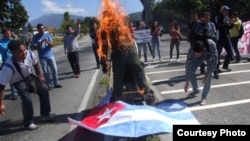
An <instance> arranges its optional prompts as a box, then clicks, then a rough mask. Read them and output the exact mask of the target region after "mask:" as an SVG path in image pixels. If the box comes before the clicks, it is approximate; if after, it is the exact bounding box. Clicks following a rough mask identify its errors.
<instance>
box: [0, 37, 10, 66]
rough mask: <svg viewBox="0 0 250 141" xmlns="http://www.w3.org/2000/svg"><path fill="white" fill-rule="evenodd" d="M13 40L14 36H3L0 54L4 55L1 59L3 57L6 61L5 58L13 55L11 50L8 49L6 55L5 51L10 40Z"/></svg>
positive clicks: (0, 42) (0, 41)
mask: <svg viewBox="0 0 250 141" xmlns="http://www.w3.org/2000/svg"><path fill="white" fill-rule="evenodd" d="M11 40H12V38H2V39H0V54H1V56H2V58H0V59H2V61H3V62H5V60H6V59H7V58H9V57H10V56H11V55H12V54H11V52H10V51H9V50H8V51H7V53H6V55H5V56H4V54H5V51H6V49H7V48H8V44H9V42H10V41H11ZM3 57H4V58H3Z"/></svg>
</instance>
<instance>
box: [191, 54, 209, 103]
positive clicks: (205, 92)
mask: <svg viewBox="0 0 250 141" xmlns="http://www.w3.org/2000/svg"><path fill="white" fill-rule="evenodd" d="M192 60H193V61H192V68H191V75H190V83H191V85H192V88H193V91H197V90H199V84H198V83H197V79H196V75H195V72H196V70H197V68H198V67H199V66H200V65H201V64H202V63H203V62H204V59H202V58H197V57H193V58H192ZM210 76H212V75H210ZM211 79H212V77H210V79H209V80H208V81H207V82H206V83H205V84H204V87H203V91H202V99H207V96H208V93H209V91H210V88H211Z"/></svg>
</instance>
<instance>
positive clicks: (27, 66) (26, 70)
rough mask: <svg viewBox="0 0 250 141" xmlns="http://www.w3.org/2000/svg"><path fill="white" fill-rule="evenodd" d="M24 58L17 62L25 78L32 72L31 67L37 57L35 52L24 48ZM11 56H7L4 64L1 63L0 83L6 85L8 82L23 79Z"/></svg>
mask: <svg viewBox="0 0 250 141" xmlns="http://www.w3.org/2000/svg"><path fill="white" fill-rule="evenodd" d="M26 53H27V55H26V58H25V59H24V62H17V63H18V64H19V66H20V68H21V71H22V74H23V76H24V77H25V78H26V77H27V76H29V75H30V74H31V73H32V67H33V66H34V65H35V64H36V63H37V61H38V60H37V57H36V56H35V54H34V53H33V52H32V51H30V50H26ZM12 57H13V56H12ZM12 57H9V58H8V59H7V60H6V62H5V64H4V65H3V68H2V71H0V84H1V85H4V86H5V85H7V84H8V83H15V82H18V81H21V80H23V78H22V76H21V74H20V73H19V72H18V71H17V70H16V67H15V65H14V64H13V60H12Z"/></svg>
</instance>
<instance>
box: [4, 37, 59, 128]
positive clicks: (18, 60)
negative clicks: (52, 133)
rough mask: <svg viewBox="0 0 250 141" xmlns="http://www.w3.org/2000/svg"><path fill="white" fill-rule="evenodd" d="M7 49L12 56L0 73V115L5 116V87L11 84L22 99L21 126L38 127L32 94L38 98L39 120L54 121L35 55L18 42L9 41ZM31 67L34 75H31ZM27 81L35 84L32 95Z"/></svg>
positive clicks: (46, 89) (47, 93)
mask: <svg viewBox="0 0 250 141" xmlns="http://www.w3.org/2000/svg"><path fill="white" fill-rule="evenodd" d="M8 48H9V50H10V51H11V53H12V54H13V55H12V57H9V58H8V59H7V60H6V63H5V64H4V66H3V69H2V71H1V72H0V115H4V114H5V105H4V89H5V86H6V85H7V84H8V83H12V84H13V86H14V87H15V88H16V89H17V91H18V94H19V95H20V97H21V99H22V112H23V126H24V128H25V129H28V130H35V129H37V128H38V126H37V125H36V124H34V122H33V118H34V111H33V105H32V97H31V95H32V93H33V92H35V93H37V94H38V96H39V102H40V114H41V117H40V120H41V121H51V120H54V119H55V114H52V113H51V107H50V99H49V92H48V88H47V86H46V84H45V79H44V77H43V75H42V73H41V71H40V66H39V64H38V60H37V57H36V56H35V54H34V53H33V52H32V51H29V50H26V47H25V45H24V43H23V42H21V41H19V40H12V41H10V43H9V44H8ZM33 67H34V70H35V72H36V75H34V74H32V68H33ZM28 79H32V80H33V81H34V83H35V86H34V87H36V90H35V88H34V91H32V93H31V91H30V89H29V86H28V82H27V80H28Z"/></svg>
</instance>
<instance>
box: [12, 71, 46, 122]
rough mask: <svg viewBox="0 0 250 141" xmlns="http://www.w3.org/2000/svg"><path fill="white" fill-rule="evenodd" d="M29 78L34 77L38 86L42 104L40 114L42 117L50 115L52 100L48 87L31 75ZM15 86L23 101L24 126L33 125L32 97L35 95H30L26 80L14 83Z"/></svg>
mask: <svg viewBox="0 0 250 141" xmlns="http://www.w3.org/2000/svg"><path fill="white" fill-rule="evenodd" d="M28 77H32V78H33V79H35V80H36V81H35V82H36V85H37V94H38V96H39V102H40V114H41V115H42V116H47V115H49V114H50V111H51V107H50V99H49V92H48V88H47V86H46V85H45V84H41V83H40V82H39V80H38V78H37V77H35V76H33V75H30V76H28ZM13 86H14V87H15V88H16V89H17V92H18V94H19V96H20V97H21V99H22V112H23V125H24V126H28V125H30V124H31V123H33V117H34V111H33V104H32V97H31V95H32V94H33V93H30V92H29V91H28V90H27V83H26V82H25V81H24V80H21V81H19V82H15V83H13Z"/></svg>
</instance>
